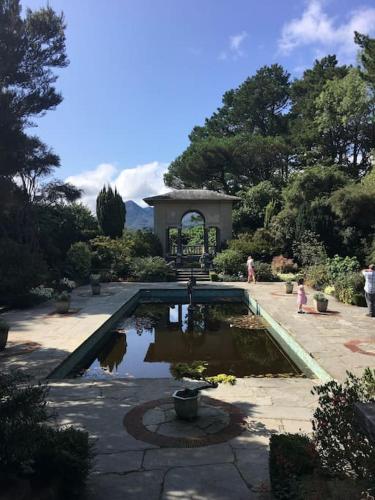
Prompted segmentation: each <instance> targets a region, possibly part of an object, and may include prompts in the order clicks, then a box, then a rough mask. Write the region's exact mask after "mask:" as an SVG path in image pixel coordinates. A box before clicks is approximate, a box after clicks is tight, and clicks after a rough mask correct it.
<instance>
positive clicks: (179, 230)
mask: <svg viewBox="0 0 375 500" xmlns="http://www.w3.org/2000/svg"><path fill="white" fill-rule="evenodd" d="M177 253H179V254H180V255H181V256H182V227H181V226H179V227H178V228H177Z"/></svg>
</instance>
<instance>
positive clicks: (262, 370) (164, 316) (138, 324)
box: [83, 303, 298, 378]
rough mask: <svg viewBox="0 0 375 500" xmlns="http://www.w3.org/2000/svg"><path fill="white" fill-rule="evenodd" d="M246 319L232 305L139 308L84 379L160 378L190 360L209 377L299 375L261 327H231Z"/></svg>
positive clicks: (244, 309)
mask: <svg viewBox="0 0 375 500" xmlns="http://www.w3.org/2000/svg"><path fill="white" fill-rule="evenodd" d="M249 314H251V313H249V310H248V308H247V307H246V306H245V305H243V304H233V303H225V304H197V305H195V306H194V309H189V308H188V305H187V304H160V303H158V304H141V305H140V306H138V307H137V309H136V311H135V312H134V314H133V316H132V317H131V318H126V319H124V321H123V322H121V323H120V324H119V325H118V329H119V330H118V331H117V332H113V333H112V334H111V336H110V338H109V340H108V343H107V344H106V346H105V348H104V349H101V352H100V353H98V354H97V356H96V359H95V360H94V361H93V362H92V363H90V365H89V366H87V367H86V368H87V370H86V371H85V373H84V375H83V376H84V377H87V378H105V377H108V376H111V377H113V376H115V377H131V378H143V377H145V378H149V377H151V378H164V377H170V376H171V375H170V367H171V366H172V365H173V364H175V363H191V362H193V361H205V362H206V363H207V371H206V375H207V376H211V375H217V374H218V373H226V374H228V375H229V374H233V375H235V376H237V377H244V376H248V375H263V374H281V373H297V372H298V371H297V369H296V368H295V366H294V365H293V364H292V362H291V361H290V360H289V359H288V358H287V356H286V355H285V354H284V353H283V352H282V351H281V349H280V348H279V346H278V345H277V344H276V343H275V342H274V340H273V339H272V338H271V336H270V335H269V334H268V332H267V331H266V330H265V329H264V328H261V327H260V328H245V327H240V328H239V327H237V326H234V324H233V323H236V324H237V322H236V320H237V319H238V318H239V319H243V318H245V319H246V315H249ZM252 319H254V318H252ZM246 323H247V320H246V321H242V323H241V321H240V324H241V325H242V324H246ZM119 331H122V333H121V334H120V333H119Z"/></svg>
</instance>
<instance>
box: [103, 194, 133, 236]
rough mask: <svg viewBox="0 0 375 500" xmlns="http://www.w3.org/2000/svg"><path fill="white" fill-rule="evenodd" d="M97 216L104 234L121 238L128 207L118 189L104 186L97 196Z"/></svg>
mask: <svg viewBox="0 0 375 500" xmlns="http://www.w3.org/2000/svg"><path fill="white" fill-rule="evenodd" d="M96 216H97V218H98V222H99V226H100V229H101V230H102V232H103V234H104V236H109V237H110V238H119V237H120V236H121V235H122V233H123V230H124V227H125V218H126V208H125V203H124V202H123V200H122V198H121V196H120V194H119V193H118V192H117V189H116V188H115V190H114V191H113V190H112V188H111V187H110V186H108V187H106V186H104V187H103V189H102V190H101V191H100V192H99V194H98V197H97V198H96Z"/></svg>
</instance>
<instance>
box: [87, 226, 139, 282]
mask: <svg viewBox="0 0 375 500" xmlns="http://www.w3.org/2000/svg"><path fill="white" fill-rule="evenodd" d="M89 245H90V248H91V251H92V268H93V270H95V272H100V274H101V275H102V279H103V277H104V275H105V274H106V273H107V274H109V276H111V275H112V277H115V276H119V277H121V278H125V277H126V276H128V274H129V266H130V250H129V248H128V246H127V243H126V241H125V240H123V239H122V238H118V239H111V238H109V237H108V236H98V237H97V238H94V239H93V240H90V242H89ZM109 280H111V278H110V279H109ZM103 281H107V280H106V279H103Z"/></svg>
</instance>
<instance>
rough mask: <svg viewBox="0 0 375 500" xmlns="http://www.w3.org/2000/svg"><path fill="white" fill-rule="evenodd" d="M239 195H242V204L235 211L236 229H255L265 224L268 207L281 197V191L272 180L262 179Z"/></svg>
mask: <svg viewBox="0 0 375 500" xmlns="http://www.w3.org/2000/svg"><path fill="white" fill-rule="evenodd" d="M237 196H240V197H241V204H240V206H239V207H238V208H235V210H234V211H233V223H234V228H235V230H237V231H245V230H246V231H255V229H257V228H259V227H262V226H263V224H264V220H265V214H266V209H267V207H270V203H273V202H274V200H277V199H278V198H279V196H280V193H279V190H278V189H277V188H276V187H274V186H273V185H272V183H271V182H270V181H262V182H260V183H259V184H257V185H256V186H254V187H251V188H248V189H247V190H246V191H240V192H239V193H237ZM268 211H270V208H269V209H268Z"/></svg>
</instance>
